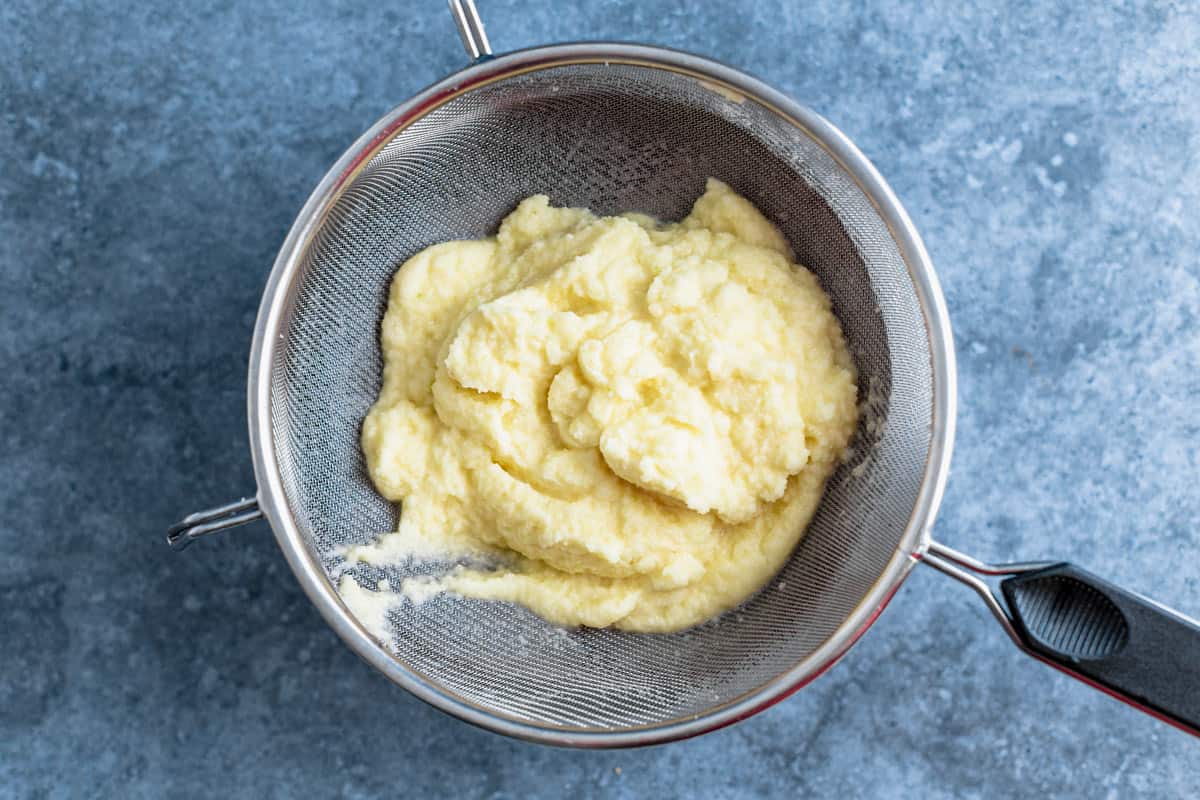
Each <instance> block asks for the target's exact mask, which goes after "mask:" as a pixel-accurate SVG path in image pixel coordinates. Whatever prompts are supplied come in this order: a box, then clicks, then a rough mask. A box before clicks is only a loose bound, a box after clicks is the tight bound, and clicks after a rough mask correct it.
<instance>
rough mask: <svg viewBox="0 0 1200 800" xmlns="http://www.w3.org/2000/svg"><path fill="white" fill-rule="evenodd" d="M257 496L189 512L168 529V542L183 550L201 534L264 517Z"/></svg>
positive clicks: (205, 534) (176, 548)
mask: <svg viewBox="0 0 1200 800" xmlns="http://www.w3.org/2000/svg"><path fill="white" fill-rule="evenodd" d="M262 515H263V512H262V509H260V508H259V507H258V498H257V497H243V498H242V499H241V500H238V501H236V502H233V503H229V504H227V505H223V506H218V507H217V508H210V509H208V510H206V511H197V512H196V513H195V514H189V515H188V516H186V517H184V518H183V519H182V520H180V521H179V522H177V523H175V524H174V525H172V526H171V527H170V528H168V529H167V544H169V545H170V546H171V549H172V550H182V549H183V548H185V547H187V546H188V545H189V544H191V543H192V542H193V541H195V540H196V539H199V538H200V537H201V536H208V535H209V534H211V533H217V532H219V531H223V530H226V529H228V528H236V527H237V526H238V525H245V524H246V523H247V522H253V521H254V520H256V519H262Z"/></svg>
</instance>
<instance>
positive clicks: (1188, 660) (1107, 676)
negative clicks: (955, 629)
mask: <svg viewBox="0 0 1200 800" xmlns="http://www.w3.org/2000/svg"><path fill="white" fill-rule="evenodd" d="M1000 590H1001V591H1002V592H1003V593H1004V599H1005V602H1006V603H1007V604H1008V608H1009V612H1010V614H1011V615H1012V618H1013V623H1014V626H1015V627H1016V629H1017V633H1018V635H1019V636H1020V637H1021V639H1022V641H1023V642H1024V643H1025V646H1026V647H1028V648H1029V649H1030V650H1032V651H1033V652H1034V653H1036V654H1037V655H1039V656H1041V657H1042V658H1044V659H1046V660H1047V661H1050V662H1051V663H1053V664H1054V665H1055V666H1057V667H1060V668H1061V669H1063V670H1064V671H1066V672H1069V673H1072V674H1074V675H1075V676H1077V677H1079V678H1082V679H1083V680H1085V681H1086V682H1088V683H1091V684H1093V685H1097V686H1098V687H1099V688H1102V689H1104V690H1106V691H1108V692H1109V693H1110V694H1112V695H1114V696H1116V697H1117V698H1118V699H1120V700H1124V701H1125V702H1127V703H1130V704H1132V705H1134V706H1137V707H1138V708H1141V709H1142V710H1144V711H1148V712H1149V713H1151V714H1153V715H1155V716H1158V717H1161V718H1163V719H1165V720H1166V721H1168V722H1171V723H1173V724H1175V725H1176V726H1178V727H1180V728H1183V729H1184V730H1186V731H1188V732H1189V733H1192V734H1195V735H1197V736H1200V625H1197V624H1196V623H1195V622H1192V621H1191V620H1188V619H1185V618H1184V617H1182V616H1180V615H1178V614H1176V613H1175V612H1173V611H1170V610H1169V609H1166V608H1164V607H1162V606H1160V605H1158V604H1157V603H1155V602H1153V601H1151V600H1147V599H1146V598H1144V597H1141V596H1140V595H1136V594H1133V593H1132V592H1127V591H1125V590H1124V589H1120V588H1118V587H1116V586H1113V585H1112V584H1111V583H1108V582H1107V581H1105V580H1101V579H1100V578H1097V577H1096V576H1095V575H1093V574H1091V573H1090V572H1087V571H1086V570H1082V569H1079V568H1078V567H1076V566H1073V565H1071V564H1055V565H1054V566H1051V567H1047V568H1045V569H1039V570H1035V571H1033V572H1026V573H1023V574H1021V575H1018V576H1016V577H1012V578H1007V579H1005V580H1004V581H1002V582H1001V583H1000Z"/></svg>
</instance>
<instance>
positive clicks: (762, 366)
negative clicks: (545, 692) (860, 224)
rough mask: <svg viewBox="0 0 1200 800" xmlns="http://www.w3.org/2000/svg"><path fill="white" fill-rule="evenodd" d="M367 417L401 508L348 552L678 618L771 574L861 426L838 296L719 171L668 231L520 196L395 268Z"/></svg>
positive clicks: (561, 611) (647, 625) (540, 603)
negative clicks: (435, 564) (466, 561)
mask: <svg viewBox="0 0 1200 800" xmlns="http://www.w3.org/2000/svg"><path fill="white" fill-rule="evenodd" d="M382 346H383V356H384V364H385V367H384V382H383V389H382V391H381V393H380V396H379V400H378V401H377V402H376V403H375V405H374V407H372V409H371V411H370V413H369V414H368V415H367V418H366V421H365V422H364V423H363V432H362V443H363V450H364V451H365V453H366V457H367V465H368V467H369V470H370V474H371V478H372V479H373V481H374V482H375V485H376V487H377V488H378V489H379V491H380V492H381V493H382V494H383V495H384V496H385V497H387V498H388V499H390V500H394V501H398V502H401V503H402V509H401V515H400V526H399V530H398V531H397V532H395V533H392V534H388V535H386V536H384V537H383V538H382V539H381V540H380V541H379V542H377V543H376V544H374V545H371V546H367V547H358V548H354V549H352V550H351V551H350V552H349V553H348V554H347V556H348V558H349V559H350V560H352V561H353V560H362V561H367V562H371V563H388V562H393V561H397V560H399V559H402V558H407V557H413V556H418V557H438V558H450V559H457V558H461V557H463V556H466V555H484V556H491V557H493V558H494V559H495V561H496V562H497V563H499V565H500V566H498V567H497V568H495V569H484V568H478V567H467V566H462V567H459V568H457V569H455V570H454V571H452V572H451V573H450V574H448V575H445V576H442V577H440V578H436V579H432V580H431V579H419V580H410V581H408V583H407V585H406V586H405V587H404V588H405V591H406V593H407V594H409V596H410V597H413V596H427V595H428V594H429V593H431V592H438V591H452V592H457V593H459V594H462V595H466V596H469V597H476V598H485V599H492V600H510V601H515V602H517V603H521V604H523V605H526V606H528V607H529V608H531V609H532V610H533V611H535V612H536V613H538V614H540V615H541V616H543V617H545V618H547V619H549V620H551V621H553V622H558V623H562V624H565V625H588V626H593V627H605V626H613V627H617V628H622V629H626V630H633V631H673V630H678V629H681V628H686V627H688V626H691V625H694V624H696V623H699V622H702V621H704V620H706V619H708V618H710V617H712V616H714V615H716V614H718V613H720V612H722V611H724V610H726V609H729V608H731V607H733V606H735V605H737V604H738V603H739V602H741V601H742V600H743V599H745V598H746V597H747V596H748V595H750V594H752V593H753V592H754V591H755V590H756V589H758V588H759V587H760V586H762V584H763V583H765V582H766V581H767V580H768V579H769V578H770V577H771V576H772V575H773V574H774V573H775V572H776V571H778V570H779V568H780V567H781V566H782V565H783V563H784V562H785V561H786V559H787V558H788V555H789V554H790V552H791V551H792V549H793V548H794V547H795V545H796V543H797V541H798V540H799V538H800V537H801V536H802V535H803V531H804V528H805V526H806V525H807V523H808V521H809V519H810V517H811V516H812V514H813V511H814V510H815V509H816V506H817V503H818V502H819V500H820V497H821V493H822V491H823V489H824V485H825V481H826V479H827V478H828V477H829V475H830V473H831V472H832V471H833V469H834V468H835V467H836V466H837V463H838V461H839V459H840V458H841V456H842V453H843V452H844V450H845V448H846V446H847V444H848V442H849V440H850V437H851V435H852V434H853V432H854V429H855V427H856V425H857V407H856V404H855V398H856V387H855V371H854V366H853V363H852V362H851V359H850V356H849V354H848V352H847V350H846V344H845V341H844V339H843V338H842V332H841V329H840V328H839V326H838V323H837V320H836V319H835V317H834V316H833V314H832V312H831V310H830V303H829V299H828V297H826V295H825V294H824V292H822V290H821V288H820V286H819V285H818V283H817V281H816V279H815V278H814V277H813V275H812V274H811V273H809V272H808V271H807V270H805V269H804V268H802V267H799V266H797V265H796V264H794V263H792V261H791V258H790V251H789V249H788V245H787V242H786V240H785V239H784V238H783V236H782V235H781V234H780V232H779V231H778V229H776V228H775V226H773V225H772V224H771V223H770V222H768V221H767V219H766V218H765V217H763V216H762V214H760V213H759V212H758V210H757V209H755V208H754V207H753V206H752V205H751V204H750V203H749V202H748V201H747V200H745V199H743V198H742V197H740V196H738V195H737V194H735V193H734V192H733V191H732V190H731V189H730V188H729V187H728V186H726V185H725V184H723V183H721V182H720V181H717V180H710V181H709V183H708V187H707V190H706V191H705V193H704V195H703V196H702V197H701V198H700V199H699V200H697V201H696V204H695V206H694V208H693V209H692V212H691V214H689V215H688V217H687V218H686V219H684V220H683V221H682V222H680V223H678V224H673V225H659V224H657V223H655V221H653V220H651V219H649V218H647V217H644V216H640V215H634V214H627V215H623V216H618V217H603V218H600V217H596V216H594V215H593V214H591V213H589V212H588V211H585V210H582V209H572V208H552V207H551V206H550V203H549V200H548V199H547V198H546V197H545V196H542V195H538V196H535V197H531V198H529V199H528V200H525V201H524V202H522V203H521V204H520V206H518V207H517V209H516V210H515V211H514V212H513V213H512V214H511V215H509V216H508V217H507V218H506V219H505V220H504V222H503V223H502V224H501V226H500V231H499V233H498V235H497V236H496V237H495V238H494V239H487V240H483V241H461V242H448V243H446V244H440V245H436V246H434V247H430V248H428V249H427V250H424V251H422V252H420V253H418V254H417V255H416V256H414V257H413V258H412V259H410V260H409V261H408V262H406V263H405V264H404V265H403V266H402V267H401V268H400V270H399V272H398V273H397V274H396V278H395V280H394V281H393V283H392V288H391V296H390V298H389V302H388V309H387V314H386V316H385V317H384V320H383V330H382Z"/></svg>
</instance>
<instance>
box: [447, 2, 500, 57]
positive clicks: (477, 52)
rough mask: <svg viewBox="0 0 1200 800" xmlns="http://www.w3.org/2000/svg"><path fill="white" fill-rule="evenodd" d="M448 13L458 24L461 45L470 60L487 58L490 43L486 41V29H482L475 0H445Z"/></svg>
mask: <svg viewBox="0 0 1200 800" xmlns="http://www.w3.org/2000/svg"><path fill="white" fill-rule="evenodd" d="M447 1H448V2H449V4H450V13H451V14H453V15H454V22H455V24H456V25H458V35H459V36H461V37H462V43H463V47H465V48H466V49H467V55H469V56H470V57H471V60H472V61H478V60H479V59H481V58H487V57H488V56H490V55H491V54H492V45H491V44H490V43H489V42H488V37H487V31H485V30H484V29H483V20H481V19H480V18H479V11H478V10H477V9H476V8H475V0H447Z"/></svg>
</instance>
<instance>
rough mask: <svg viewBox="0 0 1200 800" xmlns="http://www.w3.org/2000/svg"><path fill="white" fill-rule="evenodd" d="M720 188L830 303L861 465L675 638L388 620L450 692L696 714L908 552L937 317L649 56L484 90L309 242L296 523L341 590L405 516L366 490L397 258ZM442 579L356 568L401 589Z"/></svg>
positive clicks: (360, 185) (377, 175)
mask: <svg viewBox="0 0 1200 800" xmlns="http://www.w3.org/2000/svg"><path fill="white" fill-rule="evenodd" d="M709 176H713V177H716V178H719V179H721V180H723V181H725V182H726V183H728V184H730V185H731V186H732V187H733V188H734V189H735V190H736V191H737V192H739V193H741V194H742V195H744V196H745V197H747V198H749V199H750V200H751V201H752V202H754V203H755V204H756V205H757V206H758V208H760V209H761V210H762V211H763V212H764V213H765V214H766V215H767V216H768V217H769V218H770V219H771V220H773V221H774V222H775V223H776V224H778V225H779V226H780V228H781V229H782V230H783V231H784V233H785V234H786V235H787V237H788V238H789V240H790V241H791V243H792V246H793V248H794V250H795V252H796V255H797V257H798V260H799V261H800V263H802V264H805V265H806V266H808V267H809V268H810V269H812V270H813V271H814V272H815V273H816V275H817V276H818V277H819V278H820V280H821V282H822V284H823V285H824V287H825V289H826V291H828V292H829V294H830V295H831V297H832V298H833V303H834V309H835V312H836V313H837V315H838V317H839V319H840V320H841V322H842V325H843V328H844V330H845V334H846V337H847V340H848V342H849V343H850V347H851V351H852V353H853V355H854V358H855V360H856V362H857V365H858V369H859V374H860V386H859V400H860V403H862V404H863V406H864V413H863V422H862V424H861V426H860V430H859V431H858V434H857V437H856V439H855V441H854V442H853V444H852V447H853V448H854V455H853V457H852V458H851V459H850V461H849V462H848V463H847V464H846V465H845V466H843V467H842V468H841V469H840V470H839V472H838V473H836V474H835V475H834V476H833V478H832V479H831V481H830V483H829V486H828V489H827V492H826V495H825V499H824V501H823V503H822V505H821V508H820V510H819V511H818V514H817V516H816V518H815V519H814V521H813V522H812V524H811V526H810V528H809V532H808V534H807V535H806V537H805V538H804V539H803V540H802V542H801V544H800V545H799V547H798V549H797V551H796V553H795V555H794V556H793V558H792V559H791V561H790V562H789V563H788V565H787V566H786V567H785V568H784V570H783V571H782V572H781V573H780V575H778V576H777V577H776V578H775V579H773V580H772V581H771V582H770V583H769V584H768V586H767V587H766V588H765V589H764V590H763V591H761V592H760V593H759V594H758V595H756V596H755V597H753V598H751V599H750V600H749V601H748V602H746V603H745V604H743V605H742V606H741V607H739V608H737V609H735V610H733V611H731V612H729V613H727V614H725V615H723V616H722V617H720V618H718V619H716V620H714V621H711V622H709V623H706V624H704V625H702V626H699V627H697V628H694V629H691V630H688V631H685V632H682V633H677V634H669V635H658V634H656V635H648V634H632V633H623V632H618V631H612V630H591V629H582V630H564V629H560V628H556V627H554V626H552V625H550V624H548V623H546V622H544V621H542V620H541V619H539V618H538V617H536V616H534V615H533V614H532V613H530V612H529V611H527V610H525V609H523V608H520V607H516V606H512V605H509V604H504V603H494V602H483V601H472V600H464V599H462V598H457V597H451V596H442V597H438V598H435V599H433V600H430V601H427V602H426V603H424V604H422V605H420V606H413V605H411V604H403V605H400V606H398V607H397V608H395V609H394V610H393V611H392V613H391V617H390V620H389V621H390V625H391V632H392V638H391V641H389V642H383V643H381V646H384V647H386V648H387V649H388V650H389V651H390V652H391V653H392V657H393V658H396V659H398V660H399V661H400V662H402V664H403V665H404V666H405V667H406V668H407V669H408V670H410V671H411V672H413V673H415V674H416V675H418V676H419V677H421V678H422V679H423V680H425V681H427V682H429V683H430V684H432V685H434V686H436V687H438V688H439V689H440V690H441V691H443V692H448V693H450V694H452V695H455V696H457V697H458V698H460V699H461V700H463V701H465V702H468V703H472V704H475V705H477V706H480V707H482V708H484V709H487V710H489V711H491V712H493V713H496V714H499V715H502V716H507V717H512V718H517V719H521V720H524V721H529V722H534V723H536V724H540V725H545V726H550V727H562V728H568V729H573V730H598V729H599V730H623V729H630V728H636V727H643V726H654V725H659V724H663V723H668V722H671V721H674V720H678V719H680V718H686V717H689V716H693V715H696V714H700V713H704V712H706V711H709V710H711V709H713V708H714V707H717V706H720V705H723V704H725V703H728V702H731V701H734V700H736V699H738V698H740V697H742V696H744V695H745V694H746V693H748V692H753V691H755V690H757V689H758V688H760V687H762V686H763V685H764V684H767V683H769V682H771V681H772V680H774V679H776V678H777V677H778V676H780V675H781V674H782V673H784V672H786V671H788V670H790V669H792V668H793V667H795V666H796V665H797V664H798V663H799V662H801V661H802V660H804V659H805V658H806V657H807V656H809V655H810V654H812V653H813V651H814V650H815V649H816V648H817V647H819V646H820V645H821V644H822V643H823V642H824V641H826V640H827V639H828V638H829V637H830V636H831V635H833V634H834V633H835V631H837V629H838V628H839V626H841V625H842V623H843V622H844V621H845V620H846V618H847V616H848V615H850V614H851V612H852V611H853V610H854V609H855V608H856V607H857V606H858V605H859V603H860V602H861V601H862V599H863V597H864V595H865V594H866V593H867V592H868V591H869V590H870V588H871V587H872V585H873V584H874V583H875V582H876V580H877V579H878V578H879V576H880V574H881V573H882V571H883V570H884V567H885V566H886V564H887V563H888V561H889V559H890V558H891V556H892V555H893V553H894V552H895V550H896V548H897V546H898V544H899V542H900V540H901V536H902V533H903V531H904V528H905V525H906V523H907V521H908V519H909V517H910V515H911V514H912V511H913V506H914V503H915V501H916V497H917V493H918V490H919V488H920V485H921V480H922V472H923V468H924V464H925V460H926V457H927V453H928V450H929V446H930V421H931V414H932V406H931V403H932V400H931V398H932V385H931V381H932V375H931V366H930V352H929V343H928V341H927V336H926V327H925V322H924V318H923V316H922V313H921V309H920V306H919V303H918V300H917V296H916V294H915V291H914V289H913V286H912V283H911V280H910V277H909V273H908V269H907V267H906V264H905V262H904V260H903V258H902V257H901V255H900V253H899V251H898V249H897V247H896V245H895V242H894V241H893V239H892V238H891V236H890V235H889V233H888V230H887V227H886V225H885V224H884V222H883V221H882V220H881V219H880V217H879V215H878V214H877V212H876V210H875V208H874V206H873V205H872V204H871V202H870V200H869V199H868V198H867V196H866V195H864V193H863V192H862V191H861V190H860V189H859V188H858V186H857V185H856V184H855V182H854V181H853V179H852V178H851V177H850V176H848V175H847V174H846V173H845V172H844V171H843V170H842V169H841V168H840V167H839V166H838V165H837V164H836V162H835V161H834V160H833V159H832V158H831V157H830V156H829V155H828V154H827V153H826V151H825V150H823V149H822V148H821V147H820V146H819V144H817V143H816V142H815V141H813V140H812V139H811V138H810V137H809V136H808V135H807V134H806V133H805V132H804V131H802V130H799V129H798V128H797V127H796V126H795V125H793V124H792V123H791V122H789V121H788V120H786V119H785V118H783V117H781V116H780V115H778V114H777V113H776V112H774V111H772V110H770V109H768V108H767V107H765V106H763V105H760V104H759V103H757V102H755V101H754V100H751V99H746V98H742V97H740V96H738V95H736V94H734V93H731V92H729V91H725V90H718V89H717V88H716V87H714V86H713V85H711V84H708V83H705V82H703V81H700V80H698V79H696V78H693V77H689V76H686V75H683V74H680V73H676V72H672V71H668V70H665V69H661V68H655V67H649V66H640V65H621V64H599V63H597V64H574V65H569V66H554V67H547V68H542V69H540V70H538V71H534V72H528V73H524V74H520V75H517V76H515V77H509V78H507V79H505V80H502V81H497V82H493V83H490V84H486V85H483V86H480V87H478V88H475V89H473V90H471V91H470V92H468V93H466V94H464V95H460V96H458V97H456V98H454V99H452V100H450V101H449V102H447V103H445V104H443V105H442V106H440V107H438V108H436V109H435V110H433V111H432V112H430V113H428V114H427V115H425V116H424V117H423V118H421V119H420V120H418V121H417V122H415V123H414V124H412V125H410V126H409V127H408V128H406V129H405V130H403V131H401V132H399V133H398V134H397V135H395V137H394V138H393V139H392V140H391V141H390V142H389V143H388V144H387V145H386V147H385V148H384V149H383V150H382V151H380V152H379V153H378V154H377V155H376V156H375V157H374V158H373V159H372V160H371V161H370V163H369V164H368V165H367V166H366V167H365V168H364V169H363V170H362V171H361V173H360V174H359V175H358V176H357V177H356V178H355V179H354V181H353V182H352V184H351V185H350V186H348V187H347V188H346V189H345V190H344V192H343V193H342V195H341V196H340V198H339V199H338V200H337V202H336V204H335V206H334V207H333V208H332V210H331V211H330V213H329V214H328V215H327V217H326V218H325V219H324V220H323V221H322V222H321V223H320V224H319V226H318V229H317V230H316V232H315V233H314V235H313V236H312V237H311V238H310V239H309V241H308V242H307V243H305V244H304V247H305V250H304V262H303V265H302V269H301V270H300V271H299V273H298V275H297V278H296V281H295V283H294V284H293V285H292V286H290V287H289V288H288V292H289V295H288V296H289V298H290V302H289V305H288V307H287V308H286V309H285V311H284V317H285V319H284V323H283V326H282V327H281V332H282V333H283V336H282V337H281V338H280V341H279V342H278V343H277V345H276V346H278V347H279V348H282V351H281V352H280V353H279V355H278V357H277V358H276V361H275V367H274V372H273V374H272V375H271V386H272V396H271V419H270V424H271V430H272V434H273V438H274V442H275V446H276V448H277V452H278V460H279V464H280V466H281V472H282V483H283V485H284V487H285V493H286V502H287V508H288V511H289V513H290V514H291V515H292V516H293V517H294V519H295V522H296V526H297V528H298V529H299V531H301V533H302V535H303V537H304V539H305V541H306V544H307V546H308V547H309V548H310V549H311V550H312V552H313V553H314V554H315V556H316V557H317V558H318V559H319V560H320V561H321V563H322V564H323V565H324V566H325V568H326V570H327V573H328V574H329V575H331V576H335V575H337V574H338V573H339V571H341V570H342V569H343V568H344V564H342V563H341V559H340V558H339V556H338V555H337V551H338V550H339V548H341V547H343V546H345V545H347V544H359V543H366V542H370V541H372V540H374V539H375V538H376V537H377V536H378V535H379V534H381V533H384V532H386V531H390V530H393V529H394V528H395V525H396V521H397V514H398V513H401V512H400V510H398V509H396V508H394V507H393V506H392V505H391V504H390V503H388V502H386V501H384V500H382V499H381V498H380V497H379V496H378V495H377V494H376V493H375V491H374V490H373V488H372V486H371V484H370V481H369V480H368V478H367V475H366V472H365V469H364V464H363V458H362V455H361V452H360V449H359V429H360V424H361V422H362V418H363V416H364V415H365V414H366V412H367V409H368V408H369V407H370V405H371V403H372V402H373V401H374V399H375V397H376V393H377V392H378V388H379V381H380V374H381V359H380V355H379V340H378V329H379V323H380V320H381V318H382V316H383V312H384V307H385V302H386V298H387V290H388V285H389V283H390V281H391V279H392V276H393V274H394V273H395V270H396V269H397V267H398V266H399V265H400V264H401V263H402V262H403V261H405V260H406V259H407V258H408V257H410V256H412V255H413V254H414V253H416V252H417V251H419V250H421V249H422V248H424V247H427V246H429V245H432V244H435V243H437V242H442V241H446V240H449V239H462V238H478V237H483V236H487V235H490V234H492V233H494V232H495V229H496V226H497V224H498V223H499V221H500V220H501V219H502V218H503V217H504V216H505V215H507V214H508V213H509V212H510V211H511V210H512V209H513V208H514V207H515V205H516V204H517V203H518V202H519V201H520V200H521V199H523V198H525V197H527V196H528V195H531V194H535V193H545V194H548V195H550V198H551V200H552V202H553V203H554V204H556V205H569V206H584V207H587V208H590V209H592V210H593V211H595V212H597V213H600V214H613V213H619V212H623V211H630V210H637V211H643V212H647V213H649V214H652V215H654V216H656V217H658V218H660V219H664V220H673V219H679V218H680V217H682V216H683V215H685V214H686V213H687V211H688V209H689V208H690V206H691V204H692V202H693V201H694V200H695V199H696V198H697V197H698V196H699V195H700V194H701V193H702V192H703V190H704V184H705V179H706V178H708V177H709ZM436 568H437V565H432V566H430V565H424V566H401V567H397V568H395V569H394V570H382V571H381V570H376V569H373V568H366V567H361V566H359V567H355V574H356V575H357V576H358V577H360V578H361V581H362V582H363V583H364V584H365V585H368V586H372V585H373V581H375V580H377V579H379V578H381V577H384V576H388V577H390V578H391V579H392V581H393V585H395V584H396V583H397V582H398V580H400V579H403V577H405V575H408V574H412V573H413V572H414V571H416V570H428V569H436ZM330 591H334V589H333V585H332V583H331V585H330ZM817 666H819V665H813V668H814V669H815V668H816V667H817Z"/></svg>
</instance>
